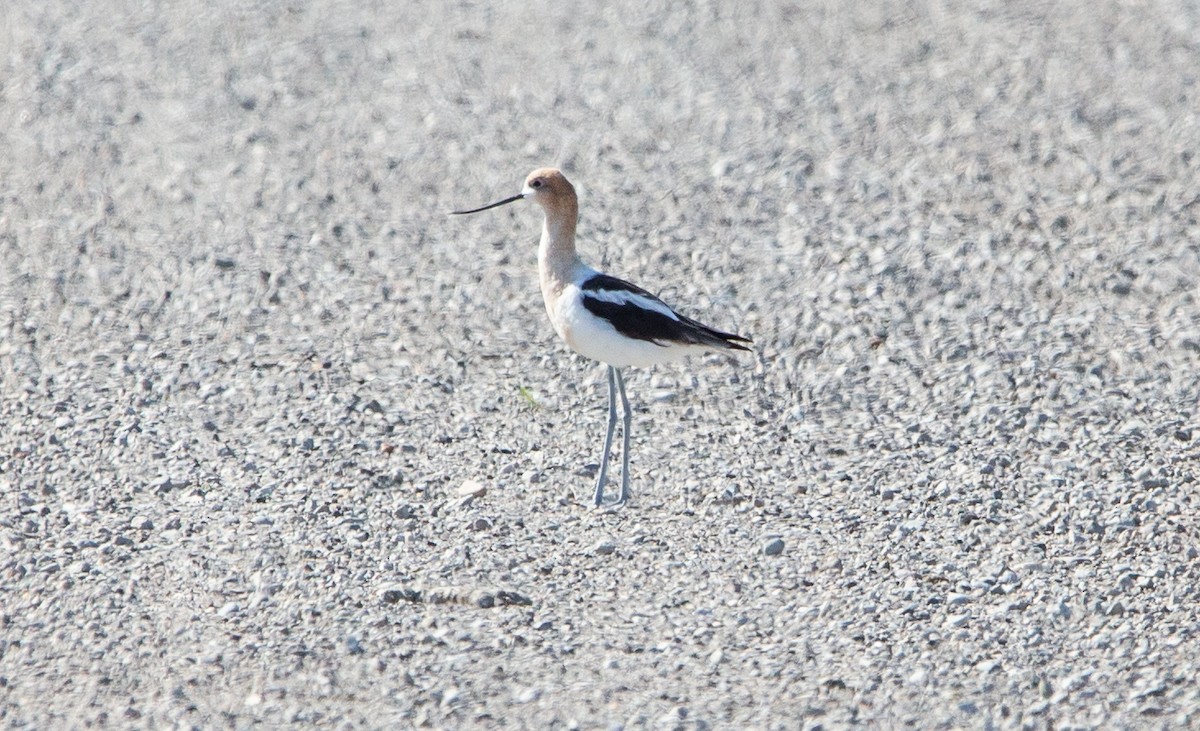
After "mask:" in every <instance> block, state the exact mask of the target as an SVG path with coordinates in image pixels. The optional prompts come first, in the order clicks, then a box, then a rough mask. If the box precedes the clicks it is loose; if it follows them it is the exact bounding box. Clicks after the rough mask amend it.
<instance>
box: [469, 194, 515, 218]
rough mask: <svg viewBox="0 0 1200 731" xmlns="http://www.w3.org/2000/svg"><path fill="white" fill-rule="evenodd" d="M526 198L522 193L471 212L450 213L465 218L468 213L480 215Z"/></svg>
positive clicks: (473, 209)
mask: <svg viewBox="0 0 1200 731" xmlns="http://www.w3.org/2000/svg"><path fill="white" fill-rule="evenodd" d="M524 197H525V195H524V194H522V193H518V194H517V195H514V196H513V197H512V198H505V199H504V200H502V201H496V202H495V203H489V204H487V205H486V206H484V207H483V208H472V209H471V210H469V211H450V215H452V216H463V215H466V214H468V213H479V212H480V211H486V210H487V209H489V208H495V207H496V206H503V205H507V204H509V203H512V202H514V201H519V200H521V199H522V198H524Z"/></svg>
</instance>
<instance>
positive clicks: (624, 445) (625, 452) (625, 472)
mask: <svg viewBox="0 0 1200 731" xmlns="http://www.w3.org/2000/svg"><path fill="white" fill-rule="evenodd" d="M613 373H616V374H617V388H618V389H619V390H620V392H621V405H622V406H624V407H625V422H624V424H622V427H621V497H619V498H617V504H619V505H623V504H625V502H626V501H628V500H629V425H630V424H632V423H633V409H631V408H629V398H628V397H627V396H626V395H625V379H624V378H623V377H622V376H621V371H619V370H617V369H615V368H614V369H613ZM616 412H617V407H616V404H614V405H613V411H612V418H613V419H615V418H616V416H617V413H616Z"/></svg>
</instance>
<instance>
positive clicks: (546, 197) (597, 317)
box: [454, 168, 751, 506]
mask: <svg viewBox="0 0 1200 731" xmlns="http://www.w3.org/2000/svg"><path fill="white" fill-rule="evenodd" d="M523 198H532V199H533V200H534V201H536V202H537V203H538V204H539V205H541V207H542V210H543V211H545V214H546V219H545V221H544V222H543V224H542V240H541V244H540V245H539V246H538V270H539V272H540V274H541V280H542V297H543V299H545V301H546V312H547V313H549V315H550V322H551V324H553V325H554V330H555V332H557V333H558V336H559V337H561V338H562V339H563V340H564V341H566V343H567V345H569V346H570V347H571V348H572V349H573V350H574V351H575V352H577V353H579V354H580V355H583V356H586V357H588V358H591V359H592V360H598V361H600V362H601V363H604V364H605V365H607V366H608V432H607V434H606V435H605V437H604V455H603V456H602V457H601V459H600V472H599V475H598V476H597V478H596V496H595V504H596V505H597V506H599V505H602V504H604V485H605V482H606V481H607V479H608V458H609V453H610V452H611V451H612V440H613V430H614V429H615V428H616V426H617V393H618V392H619V393H620V394H621V404H622V406H623V407H624V409H625V420H624V429H623V434H622V449H621V458H622V472H621V494H620V496H619V497H618V498H617V502H616V504H617V505H621V504H624V503H625V502H626V501H627V500H628V499H629V425H630V422H631V421H632V420H633V412H632V411H631V410H630V408H629V399H628V398H627V397H626V396H625V379H624V378H622V376H621V368H624V367H626V366H639V367H648V366H652V365H656V364H658V363H668V362H670V361H673V360H677V359H679V358H681V357H683V356H685V355H688V354H691V353H697V352H703V351H710V350H718V351H719V350H746V351H748V350H750V349H749V348H747V347H745V346H743V345H739V344H738V343H749V342H751V340H750V339H749V338H744V337H742V336H741V335H734V334H733V333H726V332H721V331H720V330H715V329H713V328H711V327H709V326H708V325H703V324H701V323H699V322H696V321H695V320H692V319H689V318H687V317H684V316H683V315H680V314H679V313H677V312H675V311H674V310H672V309H671V308H670V307H668V306H667V305H666V304H664V303H663V301H662V300H660V299H659V298H658V297H655V296H654V295H652V294H650V293H649V292H647V291H646V290H644V289H642V288H641V287H638V286H636V285H633V284H630V283H629V282H626V281H623V280H621V279H617V278H616V277H610V276H608V275H607V274H602V273H600V272H598V271H596V270H595V269H592V268H591V267H589V266H587V265H586V264H584V263H583V262H582V261H580V259H579V255H578V254H577V253H575V224H576V221H577V220H578V218H579V201H578V199H577V198H576V197H575V187H574V186H572V185H571V183H570V181H568V180H567V179H566V177H565V176H564V175H563V174H562V173H561V172H559V171H558V170H555V169H554V168H540V169H538V170H534V171H533V172H532V173H530V174H529V176H528V177H527V178H525V187H524V188H523V189H522V190H521V192H520V193H518V194H517V195H514V196H512V197H511V198H505V199H504V200H502V201H497V202H495V203H492V204H490V205H486V206H483V207H482V208H475V209H472V210H469V211H454V213H455V214H458V215H462V214H466V213H478V212H479V211H486V210H488V209H489V208H495V207H497V206H503V205H506V204H508V203H513V202H515V201H519V200H521V199H523Z"/></svg>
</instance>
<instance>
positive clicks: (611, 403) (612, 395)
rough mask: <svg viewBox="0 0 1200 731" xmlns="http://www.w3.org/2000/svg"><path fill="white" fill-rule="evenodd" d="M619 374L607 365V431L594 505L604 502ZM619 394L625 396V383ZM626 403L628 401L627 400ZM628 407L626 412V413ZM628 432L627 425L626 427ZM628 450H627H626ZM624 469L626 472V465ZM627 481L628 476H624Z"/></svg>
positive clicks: (615, 416) (615, 413) (615, 418)
mask: <svg viewBox="0 0 1200 731" xmlns="http://www.w3.org/2000/svg"><path fill="white" fill-rule="evenodd" d="M618 378H620V374H619V373H617V369H616V368H613V367H612V366H609V367H608V433H607V434H606V435H605V437H604V454H602V455H600V474H599V475H598V476H597V477H596V497H595V503H596V506H597V507H599V506H600V505H603V504H604V483H605V482H607V481H608V455H609V454H610V453H611V452H612V440H613V430H614V429H616V428H617V379H618ZM621 396H622V398H624V396H625V385H624V383H622V384H621ZM627 403H628V402H627ZM628 410H629V409H628V407H626V412H627V413H628ZM626 433H627V434H628V427H626ZM626 446H627V447H628V438H626ZM627 451H628V450H627ZM626 471H627V472H628V465H627V469H626ZM626 483H628V478H626ZM621 494H622V495H624V494H625V488H624V487H623V488H622V490H621Z"/></svg>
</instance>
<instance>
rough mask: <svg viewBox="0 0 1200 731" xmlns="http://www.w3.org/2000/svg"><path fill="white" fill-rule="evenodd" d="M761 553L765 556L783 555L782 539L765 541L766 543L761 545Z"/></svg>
mask: <svg viewBox="0 0 1200 731" xmlns="http://www.w3.org/2000/svg"><path fill="white" fill-rule="evenodd" d="M762 552H763V554H765V555H767V556H778V555H779V554H781V553H783V539H782V538H769V539H767V540H766V542H764V543H763V546H762Z"/></svg>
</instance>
